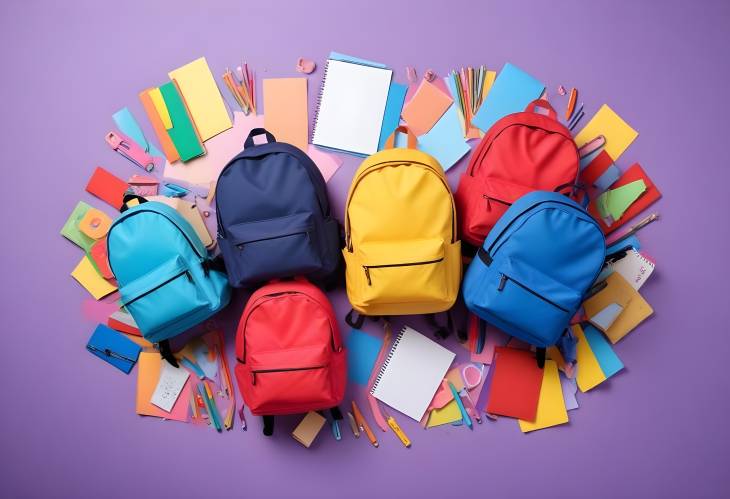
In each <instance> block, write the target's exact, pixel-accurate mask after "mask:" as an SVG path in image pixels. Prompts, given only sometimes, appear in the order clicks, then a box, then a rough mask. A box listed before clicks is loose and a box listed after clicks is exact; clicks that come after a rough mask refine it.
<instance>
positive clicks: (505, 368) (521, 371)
mask: <svg viewBox="0 0 730 499" xmlns="http://www.w3.org/2000/svg"><path fill="white" fill-rule="evenodd" d="M492 369H494V374H493V375H492V385H491V387H490V390H489V401H488V402H487V408H486V412H488V413H491V414H498V415H500V416H509V417H512V418H519V419H524V420H526V421H534V420H535V417H536V416H537V401H538V399H539V398H540V388H541V387H542V374H543V373H542V369H540V368H539V367H538V366H537V360H535V355H534V354H533V353H532V352H530V351H527V350H517V349H514V348H508V347H497V348H496V349H495V360H494V363H493V364H492Z"/></svg>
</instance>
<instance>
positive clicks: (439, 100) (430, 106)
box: [403, 80, 454, 136]
mask: <svg viewBox="0 0 730 499" xmlns="http://www.w3.org/2000/svg"><path fill="white" fill-rule="evenodd" d="M452 102H454V101H453V99H452V98H451V97H450V96H449V95H447V94H446V93H445V92H443V91H442V90H441V89H440V88H438V87H437V86H436V85H434V84H433V83H431V82H430V81H427V80H421V84H420V86H419V87H418V90H416V93H415V94H414V95H413V98H412V99H411V100H410V101H408V102H407V103H406V105H405V107H404V108H403V119H404V120H405V122H406V123H407V124H408V128H409V129H410V130H411V131H412V132H413V133H414V134H416V135H417V136H418V135H423V134H424V133H426V132H428V131H429V130H430V129H431V128H432V127H433V126H434V124H436V122H437V121H438V120H439V118H441V116H443V114H444V113H445V112H446V110H447V109H448V108H449V106H450V105H451V103H452Z"/></svg>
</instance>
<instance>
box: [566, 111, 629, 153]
mask: <svg viewBox="0 0 730 499" xmlns="http://www.w3.org/2000/svg"><path fill="white" fill-rule="evenodd" d="M599 135H603V136H604V137H606V146H605V148H604V149H605V151H606V152H607V153H608V155H609V156H611V158H612V159H613V160H614V161H615V160H617V159H618V157H619V156H621V154H622V153H623V152H624V151H625V150H626V148H627V147H629V145H631V143H632V142H633V141H634V139H635V138H636V137H637V136H638V135H639V132H637V131H636V130H634V129H633V128H631V127H630V126H629V124H628V123H626V122H625V121H624V120H623V119H621V116H619V115H618V114H616V113H615V112H614V110H613V109H611V108H610V107H608V104H604V105H603V106H601V109H599V110H598V112H597V113H596V114H595V115H594V116H593V118H591V121H589V122H588V124H587V125H586V126H585V127H584V128H583V130H581V131H580V132H579V133H578V135H576V136H575V144H576V145H577V146H578V147H581V146H584V145H585V144H587V143H588V142H590V141H591V140H593V139H595V138H596V137H598V136H599Z"/></svg>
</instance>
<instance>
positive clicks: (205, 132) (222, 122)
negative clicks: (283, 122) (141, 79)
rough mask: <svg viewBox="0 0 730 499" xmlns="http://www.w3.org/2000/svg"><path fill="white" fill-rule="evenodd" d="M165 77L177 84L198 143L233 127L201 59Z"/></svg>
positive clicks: (215, 86) (204, 62)
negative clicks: (194, 128) (188, 111)
mask: <svg viewBox="0 0 730 499" xmlns="http://www.w3.org/2000/svg"><path fill="white" fill-rule="evenodd" d="M168 76H169V77H170V79H172V80H175V81H177V85H178V87H180V93H182V96H183V98H184V99H185V104H186V105H187V107H188V109H189V110H190V116H191V117H192V118H193V121H194V122H195V127H196V128H197V130H198V133H199V134H200V140H202V141H206V140H208V139H209V138H211V137H213V136H215V135H218V134H219V133H221V132H223V131H224V130H228V129H229V128H231V127H232V126H233V123H231V118H230V116H228V111H227V110H226V105H225V104H224V102H223V96H222V95H221V92H220V90H218V86H217V85H216V84H215V80H214V79H213V75H212V74H211V72H210V68H209V67H208V61H206V60H205V57H201V58H200V59H196V60H194V61H193V62H191V63H190V64H186V65H185V66H183V67H181V68H178V69H175V70H173V71H170V72H169V73H168ZM277 138H278V137H277Z"/></svg>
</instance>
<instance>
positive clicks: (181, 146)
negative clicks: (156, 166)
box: [160, 81, 205, 161]
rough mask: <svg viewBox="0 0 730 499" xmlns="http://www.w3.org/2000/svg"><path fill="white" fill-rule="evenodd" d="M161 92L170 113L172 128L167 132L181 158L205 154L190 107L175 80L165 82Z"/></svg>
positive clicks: (188, 158) (187, 158) (184, 159)
mask: <svg viewBox="0 0 730 499" xmlns="http://www.w3.org/2000/svg"><path fill="white" fill-rule="evenodd" d="M160 93H161V94H162V98H163V99H164V100H165V106H166V107H167V112H168V113H170V121H172V128H170V129H169V130H168V131H167V133H168V135H170V139H171V140H172V143H173V144H174V145H175V149H177V152H178V154H179V155H180V159H181V160H182V161H188V160H190V159H193V158H197V157H198V156H202V155H203V154H205V149H204V148H203V144H202V143H201V142H200V138H199V137H198V134H197V133H196V131H195V125H193V120H192V119H191V118H190V114H188V109H187V108H186V107H185V103H184V102H183V100H182V97H181V96H180V92H179V91H178V89H177V86H175V83H174V82H172V81H171V82H169V83H165V84H164V85H162V86H160Z"/></svg>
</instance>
